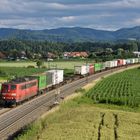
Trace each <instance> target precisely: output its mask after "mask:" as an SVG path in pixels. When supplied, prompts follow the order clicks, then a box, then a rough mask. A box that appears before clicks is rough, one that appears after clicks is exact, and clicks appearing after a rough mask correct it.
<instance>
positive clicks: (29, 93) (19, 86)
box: [1, 77, 38, 104]
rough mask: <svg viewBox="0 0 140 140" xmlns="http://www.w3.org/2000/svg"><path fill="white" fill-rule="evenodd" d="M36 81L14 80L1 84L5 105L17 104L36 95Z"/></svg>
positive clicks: (26, 78)
mask: <svg viewBox="0 0 140 140" xmlns="http://www.w3.org/2000/svg"><path fill="white" fill-rule="evenodd" d="M37 91H38V81H37V79H35V78H33V77H24V78H20V79H15V80H12V81H10V82H7V83H3V84H2V89H1V93H2V98H3V100H4V101H5V104H9V103H10V104H11V103H12V104H18V103H20V102H22V101H24V100H26V99H29V98H30V97H33V96H35V95H37Z"/></svg>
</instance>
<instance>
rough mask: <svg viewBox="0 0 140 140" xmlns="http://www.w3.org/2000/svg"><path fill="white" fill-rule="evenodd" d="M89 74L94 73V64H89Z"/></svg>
mask: <svg viewBox="0 0 140 140" xmlns="http://www.w3.org/2000/svg"><path fill="white" fill-rule="evenodd" d="M89 74H94V66H93V65H92V64H90V65H89Z"/></svg>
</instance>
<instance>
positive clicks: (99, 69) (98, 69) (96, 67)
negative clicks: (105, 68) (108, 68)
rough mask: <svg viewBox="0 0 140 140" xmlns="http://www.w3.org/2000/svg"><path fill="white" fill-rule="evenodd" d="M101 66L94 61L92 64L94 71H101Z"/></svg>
mask: <svg viewBox="0 0 140 140" xmlns="http://www.w3.org/2000/svg"><path fill="white" fill-rule="evenodd" d="M101 67H102V64H101V63H95V64H94V71H95V72H98V71H101V70H102V69H101Z"/></svg>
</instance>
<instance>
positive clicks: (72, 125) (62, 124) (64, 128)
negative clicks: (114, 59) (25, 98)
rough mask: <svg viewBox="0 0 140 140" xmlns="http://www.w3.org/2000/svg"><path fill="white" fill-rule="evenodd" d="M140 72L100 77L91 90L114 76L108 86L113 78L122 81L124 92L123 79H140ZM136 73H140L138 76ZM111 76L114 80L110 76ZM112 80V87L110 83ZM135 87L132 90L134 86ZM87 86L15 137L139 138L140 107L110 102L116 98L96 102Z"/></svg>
mask: <svg viewBox="0 0 140 140" xmlns="http://www.w3.org/2000/svg"><path fill="white" fill-rule="evenodd" d="M130 75H131V76H130ZM138 75H139V69H132V70H128V71H125V72H122V73H118V74H115V75H112V76H109V77H107V78H105V79H103V80H102V81H99V83H97V85H95V87H94V88H92V91H93V90H94V89H96V90H97V88H100V86H99V85H100V84H101V83H102V84H103V81H105V82H106V80H107V81H109V82H110V81H111V80H112V82H110V83H109V84H108V85H107V86H106V89H110V88H111V87H113V88H114V86H113V85H112V83H114V82H113V80H114V81H115V83H116V85H117V84H118V83H121V84H122V86H117V87H118V88H119V89H118V90H116V91H121V92H122V93H123V92H124V90H126V88H124V86H123V85H124V84H123V83H125V82H122V81H126V79H127V83H129V81H130V83H131V82H134V81H135V80H136V81H135V82H138V81H137V80H139V78H138ZM123 76H124V77H123ZM135 76H137V78H136V77H135ZM120 77H121V80H120ZM130 77H133V78H130ZM110 78H111V80H109V79H110ZM112 78H113V79H112ZM135 78H136V79H135ZM132 79H133V80H132ZM134 79H135V80H134ZM131 80H132V81H131ZM139 83H140V82H139ZM139 83H138V84H139ZM110 84H111V87H110V86H109V85H110ZM131 84H132V83H131ZM138 84H136V85H135V86H138ZM114 85H115V84H114ZM129 85H130V84H128V88H129ZM133 86H134V85H133ZM133 86H132V87H133ZM132 87H131V90H132V89H133V88H132ZM88 89H89V91H90V92H89V91H88V92H86V93H85V91H83V92H82V93H81V94H80V95H81V96H78V97H76V98H74V99H72V100H70V101H66V102H64V103H62V104H61V105H60V108H59V109H58V110H56V111H54V112H52V113H51V114H49V115H47V116H46V117H43V118H42V119H41V120H39V121H37V122H36V123H34V124H32V125H30V127H28V129H27V131H26V130H25V131H24V133H23V134H22V135H21V136H20V137H18V138H17V139H16V140H27V139H29V140H30V139H34V140H139V139H140V119H139V118H140V107H134V106H133V107H130V106H129V105H127V104H126V105H125V104H124V105H123V104H122V105H121V106H118V105H114V104H111V103H113V102H110V104H100V103H98V104H95V101H93V99H92V98H89V97H87V96H86V95H87V93H88V94H89V93H90V94H91V95H93V93H92V92H91V89H90V88H88ZM101 89H102V90H104V88H100V90H101ZM136 89H138V88H136ZM110 90H111V89H110ZM110 90H108V91H110ZM79 91H80V90H79ZM111 91H112V92H113V90H111ZM126 91H128V90H126ZM136 91H138V90H135V92H134V93H133V90H132V92H131V93H133V96H135V94H136V95H137V92H136ZM112 92H108V94H111V93H112ZM116 93H117V92H116ZM95 94H96V93H95ZM106 94H107V93H106ZM101 95H102V92H101ZM115 95H117V94H115ZM115 95H114V96H115ZM90 97H92V96H90ZM109 97H110V96H109ZM111 97H112V96H111ZM112 98H113V97H112ZM115 99H116V98H115ZM105 103H106V102H105Z"/></svg>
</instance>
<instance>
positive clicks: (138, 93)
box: [87, 68, 140, 107]
mask: <svg viewBox="0 0 140 140" xmlns="http://www.w3.org/2000/svg"><path fill="white" fill-rule="evenodd" d="M87 96H88V97H90V98H92V99H93V100H94V102H97V103H98V102H99V103H107V104H117V105H128V106H132V107H138V106H139V105H140V69H138V68H137V69H131V70H127V71H125V72H122V73H118V74H115V75H112V76H110V77H108V78H105V79H104V80H102V81H101V82H99V83H98V84H97V85H96V86H95V87H94V88H92V89H91V90H90V91H89V92H88V93H87Z"/></svg>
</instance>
